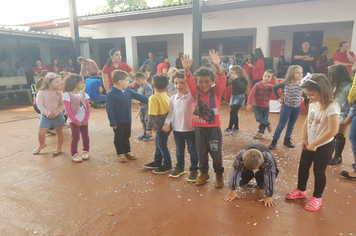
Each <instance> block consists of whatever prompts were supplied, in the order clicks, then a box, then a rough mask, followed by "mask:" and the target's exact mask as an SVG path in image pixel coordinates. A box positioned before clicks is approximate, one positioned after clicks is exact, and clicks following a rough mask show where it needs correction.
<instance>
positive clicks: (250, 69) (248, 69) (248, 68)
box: [242, 63, 252, 79]
mask: <svg viewBox="0 0 356 236" xmlns="http://www.w3.org/2000/svg"><path fill="white" fill-rule="evenodd" d="M242 68H243V69H244V71H245V72H246V74H247V75H248V77H249V78H250V79H252V67H250V66H249V65H248V64H246V63H245V64H243V65H242Z"/></svg>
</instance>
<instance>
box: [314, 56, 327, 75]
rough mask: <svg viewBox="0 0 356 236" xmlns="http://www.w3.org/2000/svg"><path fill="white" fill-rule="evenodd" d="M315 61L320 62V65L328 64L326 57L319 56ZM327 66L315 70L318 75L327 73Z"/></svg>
mask: <svg viewBox="0 0 356 236" xmlns="http://www.w3.org/2000/svg"><path fill="white" fill-rule="evenodd" d="M315 61H320V64H324V63H325V62H326V57H325V56H324V55H319V56H318V57H317V58H316V60H315ZM326 67H327V66H320V67H316V68H315V72H316V73H326Z"/></svg>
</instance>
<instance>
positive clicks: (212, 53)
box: [209, 49, 220, 66]
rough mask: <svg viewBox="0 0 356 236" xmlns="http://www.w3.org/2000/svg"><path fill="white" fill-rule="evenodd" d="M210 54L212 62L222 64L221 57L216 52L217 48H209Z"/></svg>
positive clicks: (215, 64)
mask: <svg viewBox="0 0 356 236" xmlns="http://www.w3.org/2000/svg"><path fill="white" fill-rule="evenodd" d="M209 56H210V60H211V63H213V64H214V66H217V65H219V66H220V57H219V53H218V52H215V50H214V49H213V50H209Z"/></svg>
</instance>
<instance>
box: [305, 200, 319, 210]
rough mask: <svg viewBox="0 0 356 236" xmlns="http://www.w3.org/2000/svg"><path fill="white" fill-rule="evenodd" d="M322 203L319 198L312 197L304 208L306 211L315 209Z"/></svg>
mask: <svg viewBox="0 0 356 236" xmlns="http://www.w3.org/2000/svg"><path fill="white" fill-rule="evenodd" d="M321 204H323V200H322V199H321V198H316V197H312V198H311V200H310V201H309V202H308V204H307V205H306V206H305V210H308V211H317V210H319V208H320V207H321Z"/></svg>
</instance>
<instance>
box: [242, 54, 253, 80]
mask: <svg viewBox="0 0 356 236" xmlns="http://www.w3.org/2000/svg"><path fill="white" fill-rule="evenodd" d="M254 57H255V55H253V53H249V54H247V59H246V61H245V62H244V63H243V64H242V68H243V69H244V71H245V72H246V74H247V75H248V77H249V78H250V80H252V67H253V63H254Z"/></svg>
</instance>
